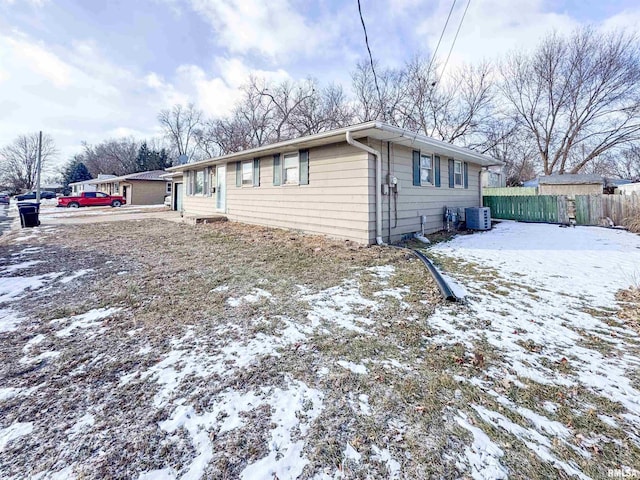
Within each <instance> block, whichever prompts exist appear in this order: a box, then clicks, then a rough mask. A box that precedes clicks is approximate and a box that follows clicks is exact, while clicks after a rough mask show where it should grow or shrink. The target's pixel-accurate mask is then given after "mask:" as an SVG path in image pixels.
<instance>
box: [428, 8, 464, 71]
mask: <svg viewBox="0 0 640 480" xmlns="http://www.w3.org/2000/svg"><path fill="white" fill-rule="evenodd" d="M456 1H457V0H453V4H452V5H451V8H450V9H449V15H447V21H446V22H444V27H442V32H441V33H440V38H439V39H438V44H437V45H436V49H435V50H434V51H433V54H432V55H431V61H430V62H429V68H428V69H427V73H428V72H430V71H431V66H432V65H433V61H434V60H435V58H436V55H437V53H438V49H439V48H440V42H442V37H444V32H445V30H446V29H447V25H449V19H450V18H451V14H452V13H453V7H455V6H456Z"/></svg>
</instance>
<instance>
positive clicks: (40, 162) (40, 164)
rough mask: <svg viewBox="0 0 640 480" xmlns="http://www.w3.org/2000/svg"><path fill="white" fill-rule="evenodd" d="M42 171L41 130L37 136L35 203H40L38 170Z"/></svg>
mask: <svg viewBox="0 0 640 480" xmlns="http://www.w3.org/2000/svg"><path fill="white" fill-rule="evenodd" d="M41 169H42V130H40V135H39V136H38V163H37V165H36V203H40V170H41Z"/></svg>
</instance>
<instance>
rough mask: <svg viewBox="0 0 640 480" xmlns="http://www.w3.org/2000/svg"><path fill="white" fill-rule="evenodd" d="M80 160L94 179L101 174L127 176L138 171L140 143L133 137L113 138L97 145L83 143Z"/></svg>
mask: <svg viewBox="0 0 640 480" xmlns="http://www.w3.org/2000/svg"><path fill="white" fill-rule="evenodd" d="M82 147H83V151H82V153H81V154H79V156H78V157H79V159H80V161H82V163H84V164H85V166H86V167H87V169H88V170H89V173H91V176H92V177H94V178H95V177H97V176H98V175H99V174H101V173H104V174H111V175H126V174H128V173H133V172H135V171H136V159H137V156H138V149H139V148H140V142H138V141H137V140H136V139H135V138H133V137H124V138H117V139H115V138H112V139H109V140H105V141H103V142H100V143H98V144H96V145H90V144H88V143H86V142H83V143H82Z"/></svg>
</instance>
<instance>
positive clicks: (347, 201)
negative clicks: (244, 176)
mask: <svg viewBox="0 0 640 480" xmlns="http://www.w3.org/2000/svg"><path fill="white" fill-rule="evenodd" d="M287 152H288V151H283V152H282V153H287ZM367 165H368V160H367V154H366V152H363V151H361V150H358V149H356V148H353V147H351V146H350V145H347V144H346V142H345V143H339V144H333V145H326V146H322V147H317V148H312V149H310V151H309V185H282V186H274V185H273V156H271V155H270V156H266V157H262V158H261V160H260V186H259V187H253V186H243V187H236V186H235V185H236V177H235V175H236V173H235V163H233V162H232V163H229V164H227V217H228V218H229V219H230V220H235V221H240V222H245V223H253V224H260V225H268V226H273V227H282V228H290V229H298V230H302V231H305V232H309V233H319V234H324V235H328V236H331V237H336V238H344V239H350V240H354V241H357V242H361V243H367V242H368V240H369V230H368V228H369V206H368V201H367V195H368V190H369V184H368V179H367V178H366V176H365V175H364V172H365V171H366V169H367ZM187 198H189V197H185V204H186V199H187ZM211 200H212V201H211V203H212V204H213V199H211ZM185 210H188V208H187V206H186V205H185Z"/></svg>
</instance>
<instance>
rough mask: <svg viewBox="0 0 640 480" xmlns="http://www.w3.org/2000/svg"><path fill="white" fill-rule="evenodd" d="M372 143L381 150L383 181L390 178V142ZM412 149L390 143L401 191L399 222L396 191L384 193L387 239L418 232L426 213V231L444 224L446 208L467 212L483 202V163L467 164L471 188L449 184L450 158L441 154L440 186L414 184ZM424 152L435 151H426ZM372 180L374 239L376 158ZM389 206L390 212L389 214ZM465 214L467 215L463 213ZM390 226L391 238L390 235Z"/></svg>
mask: <svg viewBox="0 0 640 480" xmlns="http://www.w3.org/2000/svg"><path fill="white" fill-rule="evenodd" d="M369 145H370V146H371V147H373V148H375V149H376V150H379V151H380V152H381V154H382V181H383V183H386V182H387V174H388V173H389V170H388V167H387V143H386V142H381V141H379V140H373V141H370V142H369ZM412 152H413V150H412V149H411V148H408V147H404V146H402V145H393V144H392V145H391V148H390V153H391V174H392V175H394V176H395V177H397V178H398V182H399V184H400V192H399V193H398V198H397V224H396V214H395V211H396V204H395V200H394V198H393V195H383V197H382V237H383V239H384V240H385V241H391V242H397V241H399V240H401V239H402V238H403V236H405V235H408V234H412V233H414V232H419V231H420V229H421V226H420V217H421V216H422V215H426V216H427V224H426V227H425V232H426V233H433V232H436V231H439V230H442V228H443V221H442V220H443V217H444V208H445V207H452V208H460V209H462V215H463V216H464V208H465V207H477V206H480V192H479V183H478V181H479V172H480V166H479V165H476V164H472V163H469V164H468V169H469V171H468V181H469V188H467V189H465V188H464V187H456V188H449V162H448V160H449V158H447V157H444V156H442V155H441V156H440V178H441V186H440V187H435V186H420V187H418V186H414V185H413V164H412ZM422 153H432V152H426V151H423V152H422ZM368 177H369V183H370V197H369V198H370V211H371V212H372V214H371V218H370V230H371V238H370V242H371V243H373V241H374V240H375V214H374V213H373V212H375V187H374V185H375V165H374V160H373V158H372V159H371V161H370V165H369V174H368ZM389 206H391V215H390V216H389ZM463 218H464V217H463ZM389 227H391V229H390V232H391V238H389Z"/></svg>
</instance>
